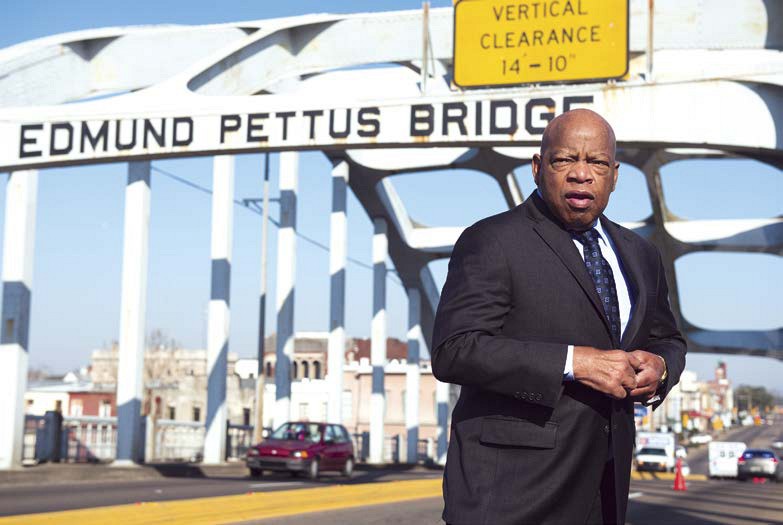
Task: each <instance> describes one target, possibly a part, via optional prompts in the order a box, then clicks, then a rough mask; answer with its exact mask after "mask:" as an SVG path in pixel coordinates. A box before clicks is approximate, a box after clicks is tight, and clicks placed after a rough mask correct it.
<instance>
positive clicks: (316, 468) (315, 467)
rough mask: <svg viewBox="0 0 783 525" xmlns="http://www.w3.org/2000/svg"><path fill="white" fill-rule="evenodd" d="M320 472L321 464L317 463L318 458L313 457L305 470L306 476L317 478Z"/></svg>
mask: <svg viewBox="0 0 783 525" xmlns="http://www.w3.org/2000/svg"><path fill="white" fill-rule="evenodd" d="M320 474H321V466H320V465H319V463H318V458H313V460H312V461H311V462H310V468H309V469H308V471H307V477H309V478H310V479H318V476H319V475H320Z"/></svg>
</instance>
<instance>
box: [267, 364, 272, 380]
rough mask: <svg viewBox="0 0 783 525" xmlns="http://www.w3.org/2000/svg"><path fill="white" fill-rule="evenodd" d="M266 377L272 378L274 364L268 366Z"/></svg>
mask: <svg viewBox="0 0 783 525" xmlns="http://www.w3.org/2000/svg"><path fill="white" fill-rule="evenodd" d="M266 377H272V363H267V364H266Z"/></svg>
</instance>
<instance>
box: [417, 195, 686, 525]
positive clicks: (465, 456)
mask: <svg viewBox="0 0 783 525" xmlns="http://www.w3.org/2000/svg"><path fill="white" fill-rule="evenodd" d="M600 220H601V224H602V226H603V228H604V231H605V232H606V233H607V234H608V235H609V236H611V238H612V240H613V242H614V245H615V249H616V252H617V256H618V258H619V260H620V261H621V264H622V266H623V269H624V274H625V275H626V279H627V284H628V288H629V292H630V294H631V297H632V303H633V308H632V312H631V319H630V321H629V323H628V325H627V327H626V329H625V332H624V334H623V335H622V341H621V348H623V349H625V350H635V349H644V350H647V351H649V352H653V353H655V354H658V355H660V356H662V357H663V358H664V359H665V361H666V366H667V369H668V379H667V381H666V382H665V383H664V384H663V385H661V387H660V389H659V393H660V394H661V397H662V398H663V396H665V394H666V393H668V391H669V389H671V387H672V386H673V385H674V384H676V383H677V381H678V380H679V376H680V373H681V372H682V370H683V368H684V366H685V351H686V346H685V341H684V339H683V338H682V336H681V335H680V333H679V331H678V329H677V326H676V323H675V319H674V316H673V315H672V312H671V308H670V306H669V300H668V288H667V285H666V277H665V275H664V269H663V264H662V262H661V259H660V255H659V254H658V251H657V249H656V248H655V246H654V245H653V244H652V243H650V242H648V241H646V240H645V239H643V238H641V237H639V236H638V235H636V234H634V233H633V232H631V231H630V230H627V229H626V228H623V227H621V226H619V225H617V224H615V223H613V222H611V221H609V220H608V219H606V218H605V217H603V216H602V217H601V218H600ZM569 344H573V345H589V346H593V347H596V348H604V349H610V348H614V347H615V345H613V344H612V336H611V332H610V328H609V324H608V322H607V320H606V317H605V315H604V313H603V309H602V307H601V304H600V302H599V298H598V294H597V293H596V291H595V285H594V284H593V281H592V280H591V278H590V276H589V275H588V273H587V270H586V268H585V265H584V261H583V260H582V258H581V257H580V255H579V252H578V251H577V248H576V246H575V245H574V242H573V240H572V238H571V236H570V234H569V233H568V232H567V231H565V230H564V229H563V227H562V226H561V225H560V224H559V223H558V221H557V219H555V218H554V216H552V214H551V213H550V212H549V210H548V208H547V207H546V205H545V204H544V202H543V200H542V199H541V198H540V197H539V196H538V195H537V194H533V195H532V196H531V197H530V198H529V199H527V200H526V201H525V202H524V203H523V204H521V205H520V206H518V207H516V208H515V209H512V210H510V211H507V212H505V213H501V214H499V215H495V216H493V217H489V218H487V219H484V220H482V221H479V222H478V223H476V224H474V225H473V226H471V227H469V228H468V229H466V230H465V232H464V233H463V234H462V236H461V237H460V238H459V240H458V241H457V243H456V245H455V246H454V251H453V253H452V257H451V261H450V263H449V272H448V277H447V279H446V284H445V285H444V288H443V292H442V294H441V299H440V304H439V306H438V311H437V314H436V318H435V326H434V334H433V349H434V350H433V352H432V369H433V372H434V374H435V376H436V377H437V378H438V379H439V380H441V381H444V382H449V383H456V384H459V385H462V388H461V392H460V396H459V400H458V402H457V404H456V406H455V408H454V411H453V414H452V425H451V439H450V443H449V450H448V456H447V462H446V469H445V472H444V480H443V494H444V500H445V508H444V512H443V519H444V520H446V521H447V522H448V523H452V524H470V525H477V524H487V525H500V524H521V523H569V524H570V523H584V521H585V519H586V518H587V516H588V514H589V512H590V508H591V506H592V504H593V503H594V502H595V501H596V496H597V494H598V489H599V486H600V480H601V475H602V471H603V468H604V466H605V463H606V460H607V457H608V456H607V454H608V453H609V452H610V451H609V447H610V446H611V454H613V458H614V460H615V462H614V464H615V484H616V493H615V500H616V508H617V516H618V517H619V520H620V523H622V522H623V520H624V519H625V510H626V506H627V502H628V485H629V478H630V469H631V455H632V449H633V441H634V433H635V429H634V416H633V403H632V402H631V401H630V400H628V399H625V400H622V401H614V400H612V399H611V398H610V397H608V396H606V395H604V394H602V393H599V392H598V391H595V390H592V389H590V388H588V387H586V386H584V385H582V384H581V383H578V382H576V381H571V382H563V370H564V366H565V360H566V354H567V346H568V345H569ZM610 434H611V439H610ZM602 496H603V495H602Z"/></svg>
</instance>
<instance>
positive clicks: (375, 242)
mask: <svg viewBox="0 0 783 525" xmlns="http://www.w3.org/2000/svg"><path fill="white" fill-rule="evenodd" d="M373 228H374V234H373V238H372V267H373V287H372V308H373V316H372V326H371V336H370V337H371V340H370V364H371V365H372V396H371V397H370V457H369V462H370V463H372V464H376V465H377V464H380V463H383V419H384V412H385V404H386V391H385V388H384V371H385V368H386V258H387V257H388V255H389V239H388V236H387V232H388V225H387V223H386V220H385V219H382V218H375V219H373Z"/></svg>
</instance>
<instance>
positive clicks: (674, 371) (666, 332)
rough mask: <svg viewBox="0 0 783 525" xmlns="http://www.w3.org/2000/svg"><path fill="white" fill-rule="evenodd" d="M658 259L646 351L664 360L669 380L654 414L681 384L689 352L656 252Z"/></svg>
mask: <svg viewBox="0 0 783 525" xmlns="http://www.w3.org/2000/svg"><path fill="white" fill-rule="evenodd" d="M656 255H657V257H658V295H657V296H656V301H655V312H654V314H653V315H654V317H653V321H652V327H651V329H650V336H649V339H648V344H647V351H648V352H652V353H654V354H657V355H659V356H661V357H663V359H664V361H666V370H667V377H666V380H665V381H664V382H663V384H662V385H661V386H660V387H659V388H658V391H657V394H658V395H659V396H660V397H661V399H660V401H656V402H655V403H653V405H652V407H653V410H654V409H656V408H658V406H659V405H660V404H661V403H662V402H663V399H664V398H665V397H666V395H667V394H668V393H669V391H670V390H671V389H672V387H674V385H676V384H677V383H678V382H679V381H680V374H682V371H683V369H684V368H685V353H686V351H687V345H686V343H685V338H683V336H682V334H681V333H680V331H679V330H678V328H677V321H676V320H675V318H674V314H673V313H672V309H671V304H670V302H669V287H668V285H667V284H666V272H665V271H664V268H663V262H662V261H661V256H660V254H658V253H657V250H656Z"/></svg>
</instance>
